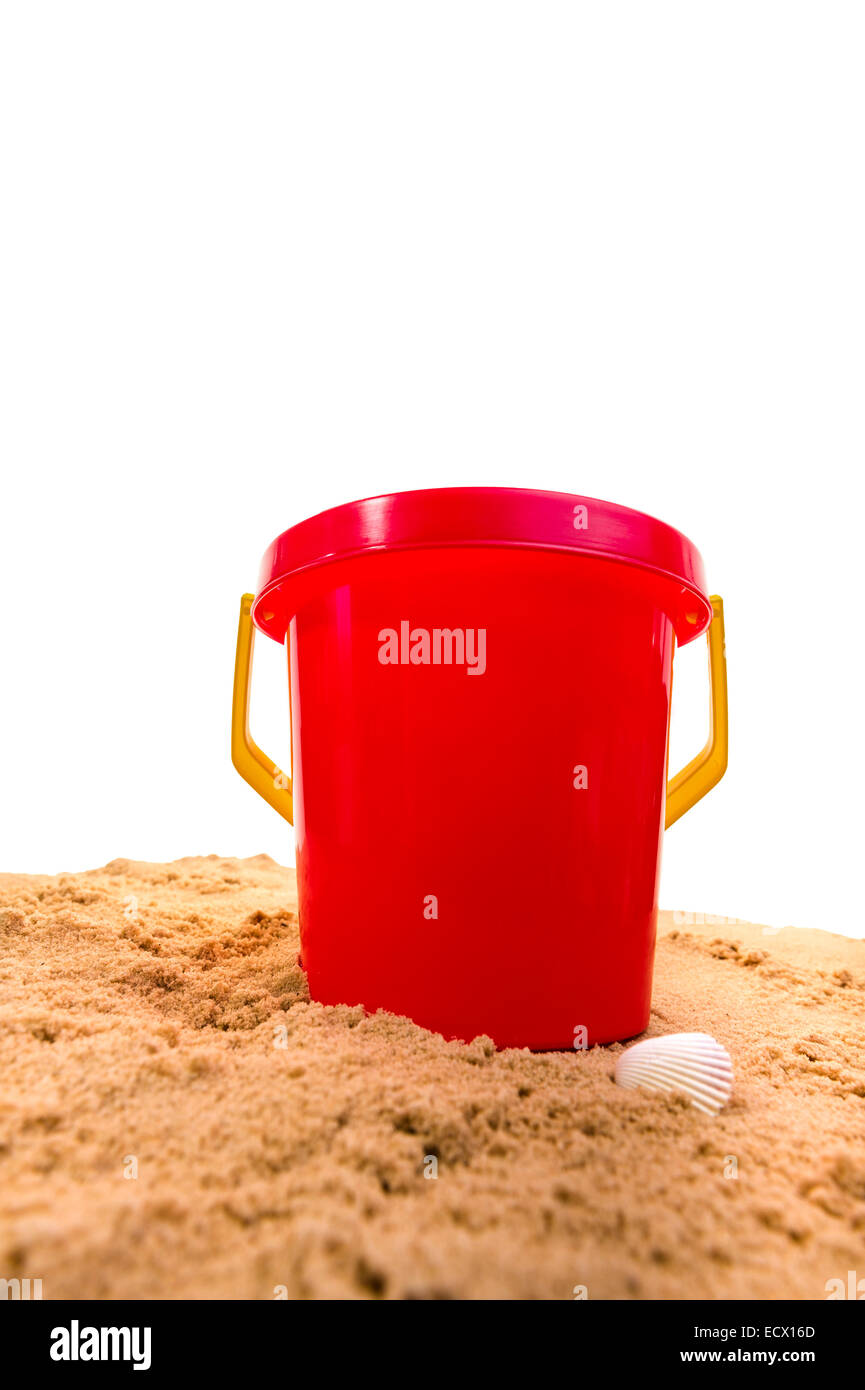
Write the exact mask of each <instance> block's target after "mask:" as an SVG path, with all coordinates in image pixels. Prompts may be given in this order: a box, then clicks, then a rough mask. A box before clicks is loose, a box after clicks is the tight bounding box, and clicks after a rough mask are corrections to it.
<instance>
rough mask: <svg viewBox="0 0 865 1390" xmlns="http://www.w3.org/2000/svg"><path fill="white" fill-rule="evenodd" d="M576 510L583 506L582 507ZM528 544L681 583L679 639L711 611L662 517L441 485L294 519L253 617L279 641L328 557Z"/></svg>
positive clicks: (268, 567) (271, 551) (558, 495)
mask: <svg viewBox="0 0 865 1390" xmlns="http://www.w3.org/2000/svg"><path fill="white" fill-rule="evenodd" d="M580 509H582V510H580ZM466 548H483V549H488V548H492V549H507V550H510V549H530V550H547V551H557V552H559V553H571V554H574V555H581V556H586V557H592V558H595V559H599V560H610V561H614V562H618V563H623V564H627V565H630V566H633V567H636V568H638V569H641V570H644V571H648V572H650V573H652V574H655V575H657V576H658V577H659V578H661V579H664V580H668V581H671V582H672V584H673V586H677V587H678V595H676V593H675V592H674V593H673V595H672V596H671V602H670V608H669V613H670V618H671V620H672V621H673V624H674V628H675V631H676V638H677V642H678V645H679V646H684V645H685V644H686V643H687V642H690V641H692V640H693V639H694V638H695V637H698V636H699V635H700V633H702V632H705V630H706V628H707V627H708V625H709V623H710V622H711V619H712V607H711V603H710V602H709V595H708V591H707V588H706V578H705V571H704V566H703V559H702V556H701V555H700V552H699V550H698V549H697V547H696V546H695V545H694V543H693V541H691V540H689V539H688V537H687V536H685V535H684V534H683V533H682V532H681V531H678V530H677V529H676V528H675V527H673V526H670V525H669V524H668V523H667V522H665V521H660V520H659V519H658V518H657V517H653V516H651V515H649V514H648V513H647V512H641V511H637V510H636V509H635V508H633V507H626V506H623V505H622V504H620V503H616V502H607V501H604V500H603V499H601V498H597V497H589V496H587V495H585V494H581V493H570V492H553V491H547V490H544V489H540V488H516V487H439V488H417V489H412V490H410V491H405V492H385V493H378V494H375V495H374V496H371V497H363V498H359V499H358V500H356V501H353V502H343V503H340V504H339V505H337V506H335V507H329V508H327V509H326V510H325V511H322V512H317V513H316V514H315V515H314V516H311V517H307V518H306V519H305V520H303V521H300V522H297V523H296V524H295V525H294V526H290V527H289V528H288V529H287V530H285V531H283V532H282V533H281V534H280V535H278V536H277V537H276V539H275V540H274V541H273V542H272V543H271V544H270V545H269V546H268V548H267V550H266V551H265V553H264V557H263V559H262V562H261V568H260V572H259V579H258V586H257V590H256V597H255V600H254V603H253V609H252V616H253V620H254V622H255V625H256V627H257V628H258V629H259V630H260V631H261V632H263V633H265V634H266V635H267V636H269V637H272V638H273V639H274V641H277V642H279V643H280V644H282V643H283V642H284V641H285V634H286V631H287V628H288V622H289V619H290V617H291V613H292V612H293V611H294V609H293V607H292V601H291V590H292V589H293V588H294V583H293V581H295V580H296V579H297V578H298V577H299V576H300V575H302V574H305V573H307V572H308V571H310V570H312V569H316V568H319V567H321V566H324V565H330V564H334V563H336V562H339V561H343V560H352V559H357V558H359V557H361V556H363V555H366V554H380V553H382V552H386V551H390V550H393V551H405V550H424V549H430V550H432V549H436V550H440V549H466Z"/></svg>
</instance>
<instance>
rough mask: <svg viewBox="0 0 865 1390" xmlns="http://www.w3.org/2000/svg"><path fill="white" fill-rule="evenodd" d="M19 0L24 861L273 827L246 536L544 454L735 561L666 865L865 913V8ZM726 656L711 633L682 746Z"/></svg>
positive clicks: (525, 480) (599, 491)
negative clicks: (233, 743)
mask: <svg viewBox="0 0 865 1390" xmlns="http://www.w3.org/2000/svg"><path fill="white" fill-rule="evenodd" d="M0 15H2V19H0V140H2V166H0V196H2V203H3V213H2V219H0V242H2V247H0V251H2V255H0V277H2V283H0V294H2V303H0V334H2V363H0V368H2V378H0V379H2V392H3V408H2V440H0V444H2V466H3V537H2V541H3V543H2V581H3V595H4V600H5V626H4V633H3V676H2V688H0V701H2V711H0V714H2V731H3V735H2V737H3V745H2V747H3V769H2V770H3V818H4V823H3V835H2V852H3V861H4V862H3V865H2V867H4V868H6V869H9V870H18V871H24V870H28V871H29V870H32V871H48V872H54V871H58V870H61V869H81V868H86V867H92V866H96V865H99V864H101V863H104V862H106V861H107V860H109V859H111V858H113V857H115V856H127V857H130V858H139V859H155V860H164V859H170V858H174V857H177V856H180V855H184V854H193V853H209V852H217V853H220V854H237V855H248V854H254V853H258V852H261V851H266V852H268V853H270V854H272V855H273V856H274V858H276V859H279V860H280V861H282V862H291V856H292V847H291V840H290V831H289V830H288V827H287V826H286V825H285V824H284V823H283V822H282V821H280V820H279V819H278V817H277V816H276V815H275V814H274V813H273V812H272V811H270V810H269V809H268V808H267V806H265V804H264V803H263V802H262V801H260V800H259V799H258V798H257V797H256V796H255V794H254V793H253V792H252V791H251V790H250V789H249V788H247V787H246V786H245V784H244V783H242V782H241V780H240V779H239V777H238V776H237V775H236V774H235V772H234V771H233V769H232V767H231V764H230V761H229V753H228V743H229V704H230V691H231V678H232V666H233V656H234V640H235V623H236V606H237V601H238V599H239V596H240V594H241V592H242V591H243V590H244V589H249V588H252V587H254V585H255V580H256V575H257V569H258V562H259V559H260V556H261V553H262V552H263V550H264V549H265V547H266V545H267V544H268V543H269V541H270V540H271V539H272V538H273V536H274V535H275V534H276V533H277V532H279V531H281V530H283V529H284V528H285V527H287V526H288V525H290V524H291V523H292V522H294V521H297V520H300V519H301V518H303V517H305V516H307V515H309V514H311V513H312V512H315V511H318V510H320V509H322V508H324V507H326V506H330V505H333V504H335V503H338V502H341V501H346V500H349V499H351V498H353V497H357V496H364V495H369V494H372V493H376V492H381V491H387V490H391V489H399V488H407V487H419V486H433V485H445V484H460V483H489V484H503V485H516V486H519V485H529V486H538V487H547V488H556V489H563V490H568V491H573V492H579V493H585V494H589V495H594V496H600V497H605V498H609V499H611V500H613V501H618V502H623V503H626V504H629V505H631V506H634V507H637V508H641V509H643V510H646V511H649V512H652V513H654V514H655V515H658V516H660V517H662V518H664V519H665V520H666V521H669V522H671V523H672V524H673V525H676V526H679V527H680V528H681V529H682V530H684V531H685V532H686V533H687V534H688V535H690V536H691V537H692V538H693V539H694V540H695V541H696V542H697V544H698V545H699V547H700V549H701V551H702V553H703V555H704V558H705V561H706V567H707V573H708V576H709V585H710V588H711V589H712V591H718V592H720V593H722V594H723V595H724V597H725V600H726V605H727V634H728V641H727V653H728V663H729V680H730V706H731V761H730V769H729V772H728V775H727V777H726V779H725V780H724V782H723V783H722V784H721V785H720V786H719V787H718V788H716V789H715V791H713V792H712V793H711V794H710V795H709V797H708V798H707V799H706V800H705V801H704V802H702V803H701V804H700V805H699V806H698V807H697V808H695V809H694V810H693V811H692V812H690V813H689V814H688V815H687V816H686V817H685V818H684V819H683V820H682V821H681V822H679V823H678V824H677V825H676V826H675V828H674V829H673V830H671V832H670V834H669V836H668V837H667V841H666V845H665V853H664V876H663V883H662V894H661V896H662V903H663V905H665V906H668V907H676V908H682V909H694V910H703V911H706V912H712V913H720V914H728V915H731V916H741V917H747V918H750V919H752V920H757V921H760V922H764V923H767V924H770V925H775V926H782V925H785V924H787V923H795V924H798V925H804V926H818V927H825V928H828V929H830V930H832V931H839V932H845V933H848V934H852V935H862V934H863V931H865V925H863V909H862V893H861V886H860V877H859V868H860V858H861V846H862V829H863V827H862V812H861V786H862V770H863V769H862V747H861V722H862V702H863V681H862V674H863V671H862V666H863V663H862V631H861V628H862V618H861V599H860V594H861V592H862V581H861V577H860V572H861V566H862V559H861V549H862V548H861V543H860V538H861V534H862V524H863V523H862V501H863V488H862V465H863V445H865V424H863V367H865V361H863V358H865V348H863V341H865V329H863V324H865V272H863V265H865V181H863V154H865V150H863V145H865V83H863V80H862V74H863V63H865V10H863V7H862V6H861V4H843V3H830V4H825V3H813V4H797V3H790V0H787V3H783V4H780V3H779V4H767V3H760V0H748V3H730V2H729V0H728V3H725V4H694V3H693V2H692V0H689V2H688V3H681V4H665V3H653V4H645V3H638V4H617V3H606V4H579V3H575V2H574V0H571V2H570V3H567V4H555V3H542V2H539V0H534V3H528V2H526V3H520V4H511V3H506V2H505V0H496V3H489V4H484V3H476V2H475V3H473V2H472V0H459V3H445V2H444V0H437V3H435V4H414V3H408V2H407V0H400V3H392V4H381V3H371V2H370V0H365V3H363V4H358V3H348V4H335V3H327V0H315V3H307V4H302V5H300V4H289V3H279V4H273V5H268V4H256V3H242V4H241V3H232V4H220V3H213V2H212V0H211V3H207V4H192V3H182V0H171V3H167V4H166V3H154V2H153V0H150V3H148V4H146V5H143V4H131V3H117V2H116V0H112V3H104V4H94V3H82V0H78V3H76V4H74V5H70V4H67V3H62V4H47V3H40V2H39V0H28V3H8V4H6V5H4V6H3V8H2V11H0ZM256 678H257V699H256V711H255V725H256V733H257V736H258V739H259V742H261V743H262V744H263V746H264V747H265V748H266V749H267V750H268V751H269V752H270V753H271V754H272V756H273V757H274V758H275V759H276V760H277V761H287V752H286V747H287V737H288V734H287V729H288V716H287V709H286V703H287V701H286V694H285V674H284V670H283V665H282V653H281V651H280V649H279V648H277V647H276V646H275V645H274V644H272V643H268V642H267V641H266V640H265V639H259V642H258V648H257V671H256ZM705 690H706V675H705V647H704V644H703V643H702V642H701V643H700V644H698V646H694V647H691V648H688V649H687V650H686V651H684V652H682V653H681V654H680V656H679V657H678V658H677V684H676V698H675V701H674V712H673V721H674V733H673V745H672V756H671V767H673V766H675V765H677V764H681V763H682V762H684V761H686V760H687V758H688V757H689V756H690V755H691V754H692V753H693V752H694V751H696V748H697V747H698V746H699V745H700V744H701V743H702V741H703V736H704V723H705V720H706V694H705ZM515 776H516V777H518V771H517V772H515Z"/></svg>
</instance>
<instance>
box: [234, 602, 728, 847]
mask: <svg viewBox="0 0 865 1390" xmlns="http://www.w3.org/2000/svg"><path fill="white" fill-rule="evenodd" d="M253 599H254V595H253V594H244V595H243V597H242V599H241V600H240V618H239V621H238V625H237V655H236V658H235V665H234V696H233V700H232V712H231V761H232V762H233V763H234V766H235V767H236V768H237V771H238V772H239V773H240V775H241V777H242V778H243V780H244V781H245V782H248V783H249V785H250V786H251V787H252V788H253V790H254V791H257V792H258V794H259V796H262V797H264V800H265V801H266V802H267V804H268V805H269V806H272V807H273V809H274V810H275V811H278V812H279V814H280V815H281V816H284V818H285V819H286V820H287V821H288V822H289V824H293V823H294V822H293V814H294V807H293V801H292V794H291V778H290V777H288V776H287V775H286V774H285V773H284V772H283V771H282V770H281V768H280V767H279V766H278V765H277V764H276V763H275V762H274V761H273V760H272V759H271V758H268V757H267V755H266V754H265V753H263V752H262V751H261V749H260V748H259V746H258V744H257V743H256V742H255V740H254V738H253V737H252V735H251V734H250V732H249V696H250V690H251V686H252V651H253V645H254V642H255V627H254V624H253V621H252V604H253ZM710 602H711V604H712V621H711V623H710V624H709V629H708V633H707V637H708V645H709V690H710V696H709V702H710V721H711V730H710V733H709V738H708V740H707V742H706V745H705V747H704V748H703V749H702V750H701V752H699V753H698V754H697V756H696V757H695V758H692V759H691V761H690V762H689V763H688V764H687V766H686V767H683V768H682V770H681V772H677V773H676V775H675V777H671V778H670V780H669V782H668V783H667V811H666V820H665V825H666V828H667V829H669V827H670V826H671V825H673V824H674V822H675V821H677V820H678V819H679V817H680V816H683V815H684V814H685V812H686V811H690V809H691V807H692V806H694V805H695V804H696V803H697V802H698V801H699V800H700V799H701V797H704V796H705V795H706V792H708V791H710V790H711V789H712V787H714V786H715V785H716V784H717V783H718V782H720V780H721V778H722V777H723V776H724V773H725V772H726V770H727V660H726V650H725V646H724V602H723V600H722V599H721V598H719V597H718V596H717V595H714V596H713V597H712V598H711V600H710Z"/></svg>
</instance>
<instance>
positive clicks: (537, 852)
mask: <svg viewBox="0 0 865 1390" xmlns="http://www.w3.org/2000/svg"><path fill="white" fill-rule="evenodd" d="M713 612H714V617H713ZM253 621H254V624H255V626H256V627H258V628H259V629H260V630H261V631H262V632H265V633H267V634H268V635H269V636H270V637H272V638H274V639H275V640H277V641H279V642H282V643H285V645H286V648H287V655H288V672H289V684H290V692H291V723H292V748H291V775H290V777H289V776H287V775H285V774H284V773H282V772H281V771H280V769H279V767H278V766H277V765H276V764H274V763H273V762H272V760H271V759H269V758H267V757H266V756H265V755H264V754H263V753H262V752H261V750H260V749H259V748H258V747H257V745H256V744H255V743H254V741H253V740H252V738H251V736H250V734H249V729H248V719H247V706H248V695H249V685H250V672H251V647H252V623H253ZM706 631H708V632H709V638H710V641H709V649H710V656H711V661H710V671H711V676H712V696H713V701H712V704H713V714H712V732H711V735H710V738H709V741H708V743H707V745H706V747H705V749H704V750H703V752H702V753H701V754H700V755H699V756H698V757H697V758H695V759H694V761H693V762H692V763H691V764H689V766H688V767H687V768H685V769H684V770H683V772H682V773H680V774H679V776H678V777H677V778H674V779H673V781H672V783H670V784H669V787H668V784H667V745H668V732H669V718H670V691H671V681H672V668H673V653H674V649H675V646H676V643H677V642H678V643H679V644H680V645H681V644H683V643H685V642H688V641H690V640H692V639H693V638H695V637H697V636H698V635H699V634H700V633H703V632H706ZM726 747H727V738H726V681H725V674H724V654H723V612H722V607H721V602H720V600H719V599H710V598H709V596H708V594H707V592H706V586H705V580H704V577H703V566H702V561H701V559H700V556H699V554H698V552H697V551H696V549H695V548H694V546H693V545H692V544H691V543H690V542H689V541H688V540H686V538H685V537H684V536H682V535H680V533H679V532H677V531H674V530H673V529H672V528H671V527H669V526H666V525H665V524H664V523H662V522H660V521H656V520H654V519H653V518H651V517H647V516H644V515H643V514H641V513H639V512H634V511H631V510H629V509H628V508H625V507H618V506H614V505H612V504H610V503H607V502H600V501H597V500H595V499H592V498H585V497H575V496H570V495H568V494H563V493H551V492H537V491H528V490H522V489H510V488H508V489H501V488H448V489H435V490H432V491H424V492H410V493H395V494H392V495H389V496H384V497H375V498H371V499H368V500H365V501H362V502H355V503H351V504H349V505H347V506H344V507H337V508H334V509H333V510H331V511H328V512H324V513H322V514H321V515H320V516H316V517H313V518H311V519H310V520H308V521H305V522H302V523H301V524H300V525H298V526H295V527H292V529H291V530H289V531H286V532H285V533H284V534H283V535H281V536H280V537H279V538H278V539H277V540H276V541H275V542H274V543H273V545H272V546H271V547H270V549H269V550H268V552H267V554H266V555H265V558H264V562H263V566H262V571H261V576H260V583H259V589H258V594H257V596H256V597H255V598H254V599H253V598H252V596H251V595H246V596H245V597H244V600H243V603H242V605H241V621H240V630H239V636H238V660H237V669H236V677H235V701H234V726H233V739H232V752H233V758H234V762H235V766H236V767H237V768H238V770H239V771H240V773H241V774H242V775H243V776H244V777H245V778H246V780H247V781H249V782H250V783H251V784H252V785H253V786H254V787H255V788H256V790H257V791H259V792H260V793H261V794H262V795H263V796H265V798H266V799H267V800H268V801H269V802H270V804H271V805H273V806H274V807H275V808H276V809H277V810H279V811H280V812H281V814H283V815H285V816H286V818H287V819H289V820H291V819H292V818H293V820H294V825H295V829H296V839H297V873H298V894H299V908H300V933H301V956H302V962H303V965H304V967H305V969H306V972H307V975H308V979H309V989H310V994H311V996H312V998H313V999H316V1000H320V1001H321V1002H323V1003H328V1004H338V1003H347V1004H363V1005H364V1006H365V1007H366V1008H367V1009H370V1010H374V1009H389V1010H392V1011H394V1012H395V1013H399V1014H406V1015H408V1016H409V1017H411V1018H413V1019H414V1020H415V1021H416V1022H418V1023H420V1024H423V1025H424V1026H426V1027H428V1028H432V1029H436V1030H438V1031H439V1032H441V1033H444V1034H445V1035H446V1036H448V1037H458V1038H471V1037H474V1036H476V1035H477V1034H480V1033H485V1034H488V1035H489V1036H490V1037H492V1038H493V1039H494V1041H495V1042H496V1043H497V1044H498V1045H499V1046H524V1047H532V1048H561V1047H572V1046H574V1045H575V1044H576V1045H578V1046H579V1045H583V1044H589V1045H590V1044H592V1043H598V1042H609V1041H612V1040H614V1039H621V1038H627V1037H630V1036H633V1035H634V1034H636V1033H639V1032H641V1031H642V1030H643V1029H644V1028H645V1026H646V1024H647V1022H648V1018H649V1004H650V997H651V982H652V959H653V954H654V944H655V924H656V916H657V902H658V873H659V863H660V849H661V837H662V832H663V829H664V823H665V819H666V822H667V824H670V823H671V822H672V820H674V819H677V818H678V816H679V815H681V814H682V813H683V812H684V811H685V810H687V809H688V807H689V806H691V805H692V804H693V803H694V802H695V801H696V800H697V799H698V798H699V797H700V796H702V795H704V793H705V792H706V791H707V790H708V789H709V787H710V786H712V785H714V783H715V782H717V781H718V780H719V778H720V777H721V776H722V775H723V772H724V769H725V767H726ZM665 810H666V816H665Z"/></svg>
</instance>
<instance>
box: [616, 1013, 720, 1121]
mask: <svg viewBox="0 0 865 1390" xmlns="http://www.w3.org/2000/svg"><path fill="white" fill-rule="evenodd" d="M616 1081H617V1082H618V1084H619V1085H620V1086H626V1087H628V1088H629V1089H630V1088H632V1087H634V1086H645V1088H646V1089H647V1090H649V1091H682V1092H684V1094H685V1095H686V1096H688V1097H690V1101H691V1104H692V1105H694V1106H696V1108H697V1109H698V1110H702V1111H703V1113H704V1114H705V1115H717V1114H718V1111H719V1110H721V1109H723V1107H724V1106H725V1105H726V1104H727V1101H728V1100H729V1099H730V1096H731V1094H732V1091H733V1064H732V1062H731V1061H730V1054H729V1052H728V1051H727V1049H726V1048H725V1047H722V1046H721V1044H720V1043H719V1042H716V1041H715V1039H714V1038H712V1037H710V1036H709V1034H708V1033H667V1034H666V1036H664V1037H661V1038H646V1039H645V1040H644V1041H643V1042H638V1043H634V1045H633V1047H629V1048H627V1050H626V1051H625V1052H622V1053H621V1054H620V1055H619V1057H618V1058H617V1060H616Z"/></svg>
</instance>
